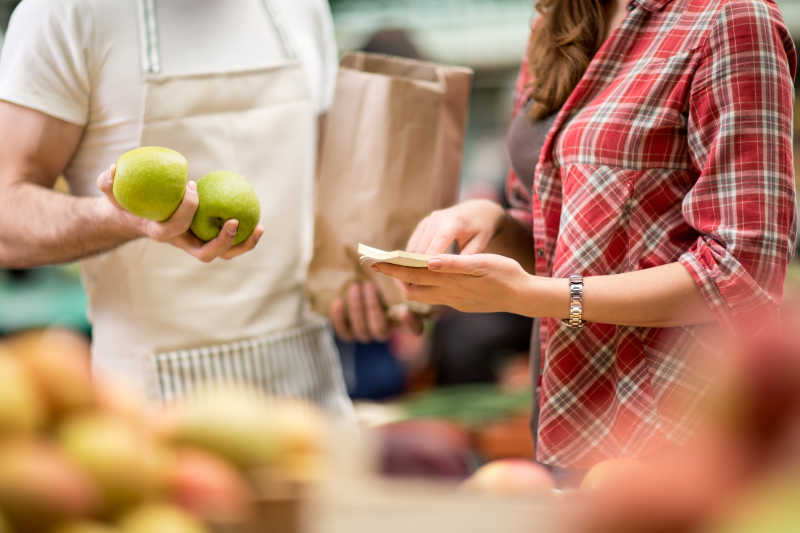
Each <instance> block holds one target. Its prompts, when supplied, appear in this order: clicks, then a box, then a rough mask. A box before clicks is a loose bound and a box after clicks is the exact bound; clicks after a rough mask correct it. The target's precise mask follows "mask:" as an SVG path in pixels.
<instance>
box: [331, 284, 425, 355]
mask: <svg viewBox="0 0 800 533" xmlns="http://www.w3.org/2000/svg"><path fill="white" fill-rule="evenodd" d="M330 318H331V322H333V327H334V329H335V330H336V334H337V335H338V336H339V338H340V339H342V340H343V341H348V342H349V341H354V340H357V341H359V342H370V341H379V342H383V341H385V340H386V339H387V338H388V337H389V332H390V331H391V328H392V326H393V324H392V323H391V321H390V319H389V317H388V316H387V313H386V308H385V306H384V304H383V302H382V301H381V298H380V295H379V294H378V290H377V289H376V288H375V286H374V285H373V284H372V283H369V282H364V283H352V284H351V285H350V286H349V287H348V289H347V295H346V296H345V297H342V298H337V299H336V300H335V301H334V302H333V303H332V304H331V310H330ZM395 320H396V321H397V322H399V323H400V324H401V325H404V326H405V327H407V328H408V329H410V330H411V331H413V332H414V333H416V334H421V333H422V321H421V320H420V318H419V317H418V316H417V315H415V314H414V313H412V312H411V311H409V310H408V309H405V308H404V309H402V310H400V313H399V316H397V317H395Z"/></svg>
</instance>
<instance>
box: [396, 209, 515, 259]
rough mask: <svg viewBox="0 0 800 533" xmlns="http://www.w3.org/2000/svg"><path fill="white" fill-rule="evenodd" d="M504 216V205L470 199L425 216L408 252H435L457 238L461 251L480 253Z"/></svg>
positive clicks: (413, 236) (446, 246)
mask: <svg viewBox="0 0 800 533" xmlns="http://www.w3.org/2000/svg"><path fill="white" fill-rule="evenodd" d="M504 216H505V211H504V210H503V208H502V207H501V206H500V205H498V204H496V203H494V202H491V201H489V200H468V201H466V202H462V203H460V204H457V205H454V206H453V207H449V208H447V209H442V210H440V211H434V212H433V213H431V214H430V215H428V216H427V217H425V218H424V219H423V220H422V221H421V222H420V223H419V224H418V225H417V228H416V229H415V230H414V233H413V234H412V235H411V238H410V239H409V241H408V246H407V250H408V251H409V252H415V253H421V254H428V255H436V254H441V253H443V252H445V251H446V250H447V249H448V248H449V247H450V245H451V244H452V243H453V242H454V241H455V242H456V243H457V244H458V247H459V249H460V250H461V253H462V254H477V253H480V252H482V251H484V250H485V249H486V245H487V244H489V241H490V240H491V239H492V237H494V235H495V234H496V233H497V230H498V228H499V227H500V224H501V223H502V221H503V217H504Z"/></svg>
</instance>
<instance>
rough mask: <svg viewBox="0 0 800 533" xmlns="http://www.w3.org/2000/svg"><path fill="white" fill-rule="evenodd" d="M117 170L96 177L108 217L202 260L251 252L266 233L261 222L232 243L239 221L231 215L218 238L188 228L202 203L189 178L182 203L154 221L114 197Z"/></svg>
mask: <svg viewBox="0 0 800 533" xmlns="http://www.w3.org/2000/svg"><path fill="white" fill-rule="evenodd" d="M115 170H116V167H115V166H113V165H112V166H111V167H110V168H109V169H108V170H106V171H105V172H103V173H102V174H100V176H99V177H98V178H97V186H98V188H99V189H100V190H101V191H102V192H103V193H104V194H105V196H106V198H107V199H108V201H109V203H110V205H109V212H108V217H109V218H110V219H113V220H114V221H115V222H116V223H119V224H121V225H122V226H123V227H126V228H129V229H131V230H133V231H134V232H135V233H136V234H137V235H139V236H140V237H148V238H150V239H153V240H155V241H158V242H164V243H168V244H171V245H173V246H175V247H177V248H180V249H181V250H184V251H185V252H187V253H188V254H190V255H192V256H194V257H196V258H197V259H199V260H200V261H203V262H204V263H209V262H211V261H213V260H214V259H216V258H217V257H221V258H223V259H233V258H234V257H236V256H239V255H241V254H243V253H245V252H249V251H250V250H252V249H253V248H255V246H256V244H258V241H259V239H261V235H263V234H264V228H263V226H261V225H258V226H257V227H256V228H255V230H253V233H252V234H251V235H250V237H248V239H247V240H246V241H244V242H243V243H240V244H238V245H236V246H233V239H234V237H236V231H237V229H238V227H239V221H238V220H234V219H231V220H228V221H226V222H225V224H224V225H223V226H222V229H221V230H220V232H219V235H217V237H216V238H214V239H212V240H210V241H208V242H203V241H201V240H200V239H198V238H197V237H195V236H194V234H192V233H191V232H190V231H189V227H190V226H191V225H192V219H193V218H194V214H195V211H197V206H198V203H199V199H198V196H197V185H196V184H195V182H194V181H189V182H188V183H187V184H186V192H185V193H184V195H183V200H181V203H180V205H179V206H178V208H177V209H176V210H175V212H174V213H173V214H172V216H171V217H170V218H169V219H167V220H165V221H163V222H155V221H153V220H147V219H145V218H140V217H137V216H136V215H134V214H132V213H130V212H129V211H127V210H125V209H124V208H123V207H122V206H121V205H119V203H118V202H117V200H116V198H114V193H113V188H114V172H115Z"/></svg>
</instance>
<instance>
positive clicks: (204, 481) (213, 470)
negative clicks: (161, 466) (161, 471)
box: [167, 449, 253, 523]
mask: <svg viewBox="0 0 800 533" xmlns="http://www.w3.org/2000/svg"><path fill="white" fill-rule="evenodd" d="M167 485H168V491H169V495H170V497H171V499H172V500H173V501H174V502H175V503H177V504H178V505H180V506H181V507H183V508H184V509H186V510H187V511H190V512H191V513H193V514H194V515H195V516H198V517H200V518H202V519H203V520H206V521H209V522H214V523H231V522H243V521H244V520H245V519H247V518H248V517H249V515H250V514H251V511H252V509H251V504H252V500H253V494H252V491H251V490H250V488H249V486H248V485H247V483H246V482H245V480H244V479H243V478H242V476H241V475H240V474H239V472H238V471H237V470H236V469H235V468H234V467H233V466H231V465H230V464H228V463H227V462H226V461H225V460H223V459H221V458H220V457H218V456H216V455H213V454H211V453H209V452H206V451H203V450H194V449H184V450H180V451H179V452H178V453H177V454H176V456H175V462H174V463H173V465H172V468H171V469H170V472H169V474H168V476H167Z"/></svg>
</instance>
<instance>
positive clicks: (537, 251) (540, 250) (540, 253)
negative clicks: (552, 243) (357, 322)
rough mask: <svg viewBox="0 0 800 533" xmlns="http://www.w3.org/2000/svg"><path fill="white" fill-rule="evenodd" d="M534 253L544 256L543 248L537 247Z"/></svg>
mask: <svg viewBox="0 0 800 533" xmlns="http://www.w3.org/2000/svg"><path fill="white" fill-rule="evenodd" d="M536 255H538V256H539V257H544V248H539V249H537V250H536Z"/></svg>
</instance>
